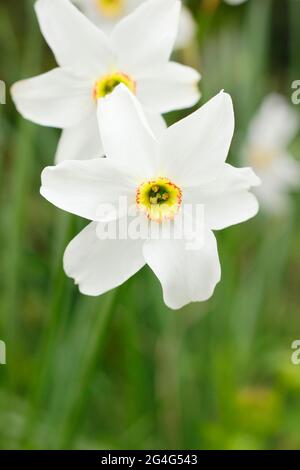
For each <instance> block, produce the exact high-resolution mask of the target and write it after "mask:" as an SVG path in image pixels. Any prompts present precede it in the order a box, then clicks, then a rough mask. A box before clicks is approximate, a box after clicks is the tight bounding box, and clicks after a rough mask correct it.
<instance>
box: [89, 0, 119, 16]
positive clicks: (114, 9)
mask: <svg viewBox="0 0 300 470" xmlns="http://www.w3.org/2000/svg"><path fill="white" fill-rule="evenodd" d="M96 5H97V7H98V8H99V10H100V12H101V13H102V14H103V15H104V16H107V17H112V18H113V17H115V16H120V15H121V14H122V13H123V9H124V0H96Z"/></svg>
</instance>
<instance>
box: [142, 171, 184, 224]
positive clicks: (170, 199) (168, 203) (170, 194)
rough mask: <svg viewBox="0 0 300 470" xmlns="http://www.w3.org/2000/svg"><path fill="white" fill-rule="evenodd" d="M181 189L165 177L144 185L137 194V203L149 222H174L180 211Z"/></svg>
mask: <svg viewBox="0 0 300 470" xmlns="http://www.w3.org/2000/svg"><path fill="white" fill-rule="evenodd" d="M181 201H182V192H181V189H180V188H179V187H178V186H177V185H176V184H174V183H173V182H172V181H170V180H169V179H168V178H165V177H162V176H160V177H158V178H155V179H153V180H150V181H146V182H144V183H142V184H141V185H140V186H139V187H138V189H137V192H136V203H137V206H138V208H139V209H140V210H142V211H143V212H145V214H146V215H147V217H148V219H149V220H154V221H156V222H162V221H163V220H166V219H169V220H172V219H173V218H174V216H175V215H176V214H177V212H178V211H179V209H180V206H181Z"/></svg>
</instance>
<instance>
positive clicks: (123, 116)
mask: <svg viewBox="0 0 300 470" xmlns="http://www.w3.org/2000/svg"><path fill="white" fill-rule="evenodd" d="M98 108H99V112H98V118H99V128H100V134H101V138H102V142H103V146H104V151H105V154H106V155H107V157H108V158H109V159H110V160H111V161H112V162H113V163H114V164H115V165H116V166H117V167H121V168H122V169H123V170H124V171H126V172H127V173H129V174H131V175H133V176H134V177H135V178H137V179H138V180H140V179H142V180H144V179H145V178H147V177H149V178H151V177H153V169H154V168H155V164H156V158H157V150H158V145H157V141H156V139H155V137H154V135H153V134H152V132H151V130H150V127H149V125H148V123H147V121H146V118H145V115H144V113H143V111H142V108H141V106H140V104H139V102H138V101H137V99H136V98H135V97H134V96H133V94H132V93H130V91H129V90H128V88H126V87H125V86H124V85H119V86H118V87H117V88H116V90H115V91H114V92H113V93H111V94H110V95H109V96H107V98H102V99H100V100H99V105H98Z"/></svg>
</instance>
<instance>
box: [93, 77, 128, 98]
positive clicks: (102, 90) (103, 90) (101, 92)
mask: <svg viewBox="0 0 300 470" xmlns="http://www.w3.org/2000/svg"><path fill="white" fill-rule="evenodd" d="M121 83H123V84H124V85H126V86H127V88H129V90H130V91H131V92H132V93H135V91H136V82H135V81H134V80H133V79H132V78H131V77H129V76H128V75H126V74H125V73H122V72H114V73H111V74H109V75H105V76H104V77H102V78H100V79H99V80H97V81H96V83H95V86H94V89H93V96H94V99H96V100H98V99H99V98H103V97H104V96H106V95H109V94H110V93H112V92H113V91H114V89H115V88H116V87H117V86H118V85H120V84H121Z"/></svg>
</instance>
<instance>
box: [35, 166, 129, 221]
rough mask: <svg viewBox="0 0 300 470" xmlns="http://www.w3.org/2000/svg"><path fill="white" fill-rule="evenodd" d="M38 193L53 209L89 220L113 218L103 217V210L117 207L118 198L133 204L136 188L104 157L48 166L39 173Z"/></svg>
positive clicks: (113, 216) (114, 215) (112, 216)
mask: <svg viewBox="0 0 300 470" xmlns="http://www.w3.org/2000/svg"><path fill="white" fill-rule="evenodd" d="M41 194H42V196H44V197H45V198H46V199H47V200H48V201H50V202H51V203H52V204H54V205H55V206H57V207H59V208H60V209H63V210H65V211H68V212H71V213H72V214H76V215H79V216H81V217H85V218H86V219H89V220H95V221H97V220H103V217H107V219H108V218H109V216H111V218H112V219H113V218H116V217H118V215H117V214H116V213H114V214H112V215H111V214H110V215H109V216H108V215H107V214H105V215H104V213H103V208H104V207H105V209H106V208H107V207H108V206H107V205H110V206H109V207H110V208H111V207H112V212H114V210H115V209H118V208H119V198H120V197H126V198H127V199H128V204H132V203H134V200H135V185H134V184H133V183H132V181H131V180H129V179H128V178H127V177H126V176H124V175H123V174H122V173H120V172H119V171H117V170H116V169H115V168H114V167H113V166H112V165H111V164H110V162H109V161H108V159H106V158H97V159H95V160H87V161H78V160H68V161H65V162H62V163H59V164H58V165H56V166H52V167H47V168H45V170H44V171H43V173H42V186H41Z"/></svg>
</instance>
